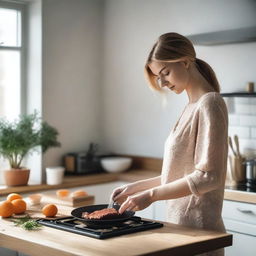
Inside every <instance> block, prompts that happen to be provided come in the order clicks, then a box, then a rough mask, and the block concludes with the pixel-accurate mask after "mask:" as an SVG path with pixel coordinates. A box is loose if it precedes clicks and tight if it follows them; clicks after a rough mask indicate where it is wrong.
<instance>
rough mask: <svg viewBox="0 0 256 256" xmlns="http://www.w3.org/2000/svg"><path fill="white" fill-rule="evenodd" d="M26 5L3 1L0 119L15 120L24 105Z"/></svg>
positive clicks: (0, 4) (0, 14)
mask: <svg viewBox="0 0 256 256" xmlns="http://www.w3.org/2000/svg"><path fill="white" fill-rule="evenodd" d="M25 39H26V38H25V5H24V4H16V3H11V2H8V1H0V117H7V118H8V119H10V120H11V119H15V118H17V116H18V115H19V114H21V113H23V112H24V106H25V86H24V81H25V72H26V71H25V66H26V61H25V49H26V47H25V42H26V40H25Z"/></svg>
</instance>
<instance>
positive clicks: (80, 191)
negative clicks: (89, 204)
mask: <svg viewBox="0 0 256 256" xmlns="http://www.w3.org/2000/svg"><path fill="white" fill-rule="evenodd" d="M71 196H72V197H79V196H88V193H87V192H86V191H84V190H76V191H74V192H73V193H72V194H71Z"/></svg>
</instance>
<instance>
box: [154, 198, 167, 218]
mask: <svg viewBox="0 0 256 256" xmlns="http://www.w3.org/2000/svg"><path fill="white" fill-rule="evenodd" d="M153 207H154V216H153V219H154V220H160V221H166V214H167V207H166V201H165V200H164V201H157V202H155V203H153Z"/></svg>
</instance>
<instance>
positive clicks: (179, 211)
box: [161, 92, 228, 256]
mask: <svg viewBox="0 0 256 256" xmlns="http://www.w3.org/2000/svg"><path fill="white" fill-rule="evenodd" d="M227 137H228V113H227V108H226V104H225V102H224V100H223V99H222V97H221V96H220V94H219V93H217V92H208V93H206V94H204V95H203V96H201V97H200V99H199V100H198V101H197V102H195V103H189V104H187V105H186V107H185V108H184V110H183V113H182V114H181V117H180V118H179V120H178V122H177V123H176V125H175V126H174V128H173V129H172V131H171V132H170V134H169V136H168V138H167V139H166V142H165V150H164V159H163V166H162V175H161V180H162V184H166V183H169V182H171V181H174V180H176V179H179V178H183V177H185V178H186V180H187V183H188V185H189V188H190V190H191V192H192V194H191V195H189V196H185V197H182V198H178V199H172V200H167V205H168V214H167V221H169V222H172V223H176V224H181V225H186V226H190V227H197V228H204V229H211V230H218V231H224V232H225V227H224V225H223V221H222V218H221V211H222V203H223V196H224V185H225V178H226V166H227V153H228V143H227V141H228V140H227ZM202 255H204V256H206V255H207V256H210V255H211V256H213V255H214V256H217V255H218V256H221V255H224V249H220V250H217V251H212V252H209V253H206V254H202Z"/></svg>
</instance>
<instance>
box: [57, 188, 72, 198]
mask: <svg viewBox="0 0 256 256" xmlns="http://www.w3.org/2000/svg"><path fill="white" fill-rule="evenodd" d="M56 195H57V196H58V197H66V196H68V195H69V190H68V189H59V190H57V191H56Z"/></svg>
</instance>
